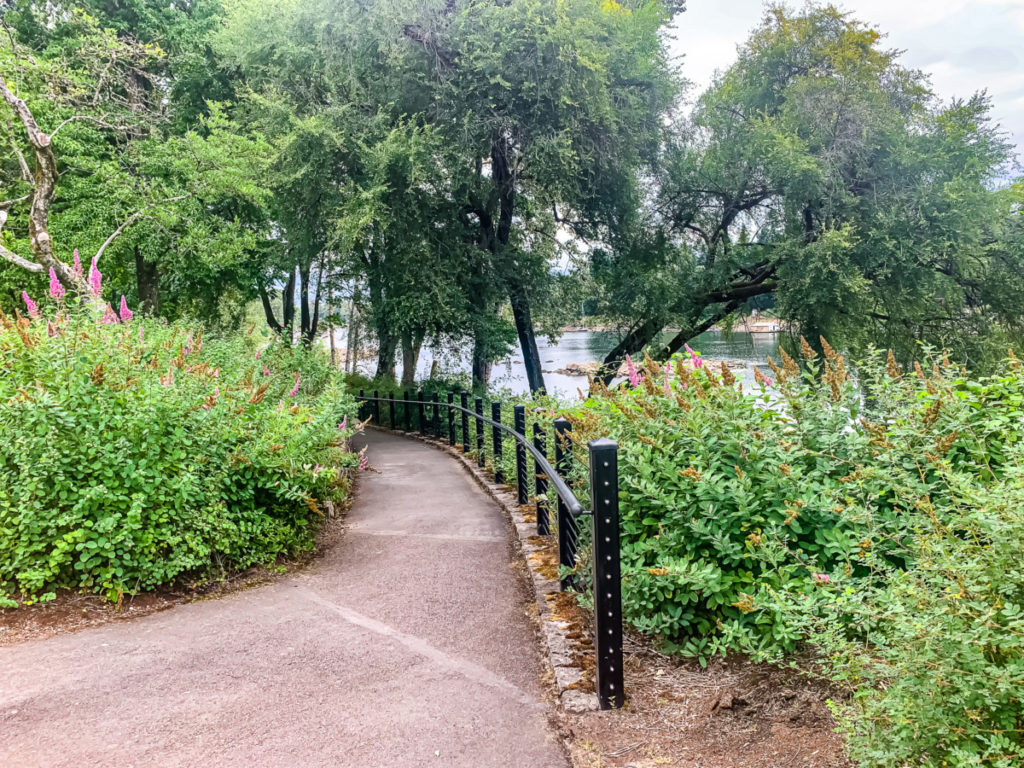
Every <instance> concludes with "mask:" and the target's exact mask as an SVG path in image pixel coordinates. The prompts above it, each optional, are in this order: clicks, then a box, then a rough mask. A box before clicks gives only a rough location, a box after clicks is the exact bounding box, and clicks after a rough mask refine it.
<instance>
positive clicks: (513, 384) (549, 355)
mask: <svg viewBox="0 0 1024 768" xmlns="http://www.w3.org/2000/svg"><path fill="white" fill-rule="evenodd" d="M667 338H670V336H666V339H667ZM618 339H619V336H618V335H617V334H614V333H606V332H600V331H569V332H567V333H564V334H562V335H561V336H559V337H558V339H556V340H555V341H554V342H553V343H552V342H549V341H548V340H547V339H546V338H542V337H541V338H538V339H537V346H538V349H539V351H540V359H541V363H542V367H543V369H544V381H545V383H546V384H547V387H548V391H549V392H551V393H552V394H555V395H559V396H562V397H566V398H575V397H577V394H576V390H577V388H578V389H580V390H582V391H583V392H586V391H587V379H586V377H585V376H566V375H565V374H560V373H555V371H556V370H558V369H559V368H565V367H566V365H568V364H569V363H586V362H590V361H595V360H602V359H603V358H604V356H605V355H606V354H608V352H610V351H611V350H612V349H613V348H614V346H615V344H616V342H617V341H618ZM780 341H781V334H778V333H749V332H746V331H732V332H726V331H708V332H707V333H704V334H702V335H700V336H698V337H697V338H696V339H695V340H694V341H693V342H692V343H691V346H692V347H693V348H694V349H695V350H696V351H698V352H700V353H701V354H702V355H703V356H704V357H706V358H708V359H711V360H724V361H726V362H729V363H736V364H740V365H741V366H742V367H741V368H735V369H734V370H733V374H734V375H735V376H736V377H737V378H738V379H741V380H745V381H747V382H749V383H750V384H751V385H752V384H753V383H754V373H753V370H754V365H758V366H760V367H761V369H762V370H765V369H766V367H767V366H766V365H765V360H766V358H767V357H768V355H772V356H774V357H775V358H776V360H777V359H778V352H777V349H778V346H779V342H780ZM339 344H342V345H343V341H341V340H339ZM342 348H344V347H343V346H342ZM435 356H436V357H437V359H438V365H439V367H440V369H441V370H442V371H444V372H449V373H455V372H467V371H469V369H470V365H469V350H468V348H467V349H462V350H452V349H444V350H432V349H430V348H429V347H424V349H423V352H422V354H421V355H420V361H419V365H418V369H419V370H418V371H417V378H427V377H428V376H429V375H430V369H431V366H432V365H433V361H434V358H435ZM375 366H376V361H375V360H364V361H361V362H360V365H359V370H360V371H361V372H363V373H366V374H371V375H372V373H373V369H374V368H375ZM399 375H401V371H400V370H399ZM491 385H492V387H494V388H496V389H506V390H510V391H512V392H516V393H520V392H526V391H527V390H528V389H529V387H528V386H527V382H526V373H525V370H524V366H523V356H522V354H521V353H520V352H519V351H518V349H517V350H516V353H515V354H513V355H512V356H511V357H509V358H508V359H506V360H502V361H500V362H498V363H495V364H494V369H493V373H492V376H491Z"/></svg>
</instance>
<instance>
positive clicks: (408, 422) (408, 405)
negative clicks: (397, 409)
mask: <svg viewBox="0 0 1024 768" xmlns="http://www.w3.org/2000/svg"><path fill="white" fill-rule="evenodd" d="M402 399H403V400H405V403H403V404H402V410H403V411H404V412H405V413H404V415H405V431H406V432H412V402H411V401H412V394H411V393H410V392H409V390H408V389H407V390H405V392H404V393H403V397H402Z"/></svg>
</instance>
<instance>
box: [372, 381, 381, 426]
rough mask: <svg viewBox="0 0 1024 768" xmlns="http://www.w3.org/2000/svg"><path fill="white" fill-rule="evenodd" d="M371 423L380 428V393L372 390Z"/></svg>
mask: <svg viewBox="0 0 1024 768" xmlns="http://www.w3.org/2000/svg"><path fill="white" fill-rule="evenodd" d="M373 423H374V424H376V425H377V426H378V427H379V426H380V392H379V391H378V390H376V389H375V390H373Z"/></svg>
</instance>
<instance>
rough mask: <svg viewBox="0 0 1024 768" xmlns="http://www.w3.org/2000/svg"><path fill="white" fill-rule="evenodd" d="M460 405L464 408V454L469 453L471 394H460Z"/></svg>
mask: <svg viewBox="0 0 1024 768" xmlns="http://www.w3.org/2000/svg"><path fill="white" fill-rule="evenodd" d="M459 404H460V405H461V406H462V452H463V453H469V413H468V410H469V393H468V392H460V393H459Z"/></svg>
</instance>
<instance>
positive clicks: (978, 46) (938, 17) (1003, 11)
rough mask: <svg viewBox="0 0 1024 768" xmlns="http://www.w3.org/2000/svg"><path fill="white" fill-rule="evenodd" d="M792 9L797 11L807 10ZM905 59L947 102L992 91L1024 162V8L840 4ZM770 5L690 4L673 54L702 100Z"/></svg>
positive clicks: (734, 0)
mask: <svg viewBox="0 0 1024 768" xmlns="http://www.w3.org/2000/svg"><path fill="white" fill-rule="evenodd" d="M802 4H803V3H802V0H800V2H790V5H791V6H797V7H799V6H801V5H802ZM836 5H838V6H840V7H841V8H843V9H845V10H847V11H851V12H852V13H853V15H854V16H855V17H856V18H858V19H860V20H861V21H865V22H869V23H871V24H873V25H874V26H876V27H877V28H878V29H879V31H881V32H882V33H883V34H886V35H887V36H886V38H885V40H884V41H883V44H884V45H885V46H886V47H887V48H896V49H899V50H902V51H904V54H903V56H902V58H901V61H902V63H903V64H904V66H908V67H912V68H914V69H920V70H922V71H924V72H925V73H926V74H929V75H930V77H931V84H932V89H933V90H934V91H935V93H936V95H937V96H938V97H940V98H941V99H942V100H943V101H944V102H945V101H949V100H950V99H952V98H954V97H963V98H966V97H968V96H970V95H971V94H973V93H974V92H976V91H980V90H988V92H989V95H990V96H991V97H992V101H993V110H992V116H993V118H994V120H995V121H996V122H997V123H999V125H1000V126H1001V128H1002V129H1003V130H1004V131H1005V132H1006V133H1008V134H1009V135H1010V137H1011V140H1012V141H1013V142H1014V143H1015V144H1016V146H1017V152H1018V156H1019V157H1021V156H1024V0H845V1H844V0H839V2H836ZM763 10H764V2H763V0H687V2H686V12H685V13H683V14H681V15H680V16H679V17H678V20H677V22H676V28H675V34H674V37H675V39H674V41H673V42H672V51H673V53H675V54H677V55H678V54H683V55H684V57H683V59H682V67H683V73H684V75H685V76H686V77H687V78H688V79H689V80H691V81H693V83H694V93H693V94H692V95H696V94H697V93H700V91H702V90H703V89H704V88H705V87H706V86H707V85H708V84H709V83H710V82H711V79H712V77H713V76H714V73H715V71H716V70H720V69H725V68H726V67H728V66H729V64H731V63H732V61H733V60H734V59H735V56H736V46H737V45H739V44H740V43H742V42H743V41H744V40H745V39H746V37H747V35H748V33H749V32H750V30H751V29H752V28H753V27H755V26H756V25H757V24H758V22H759V21H760V20H761V17H762V15H763Z"/></svg>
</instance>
